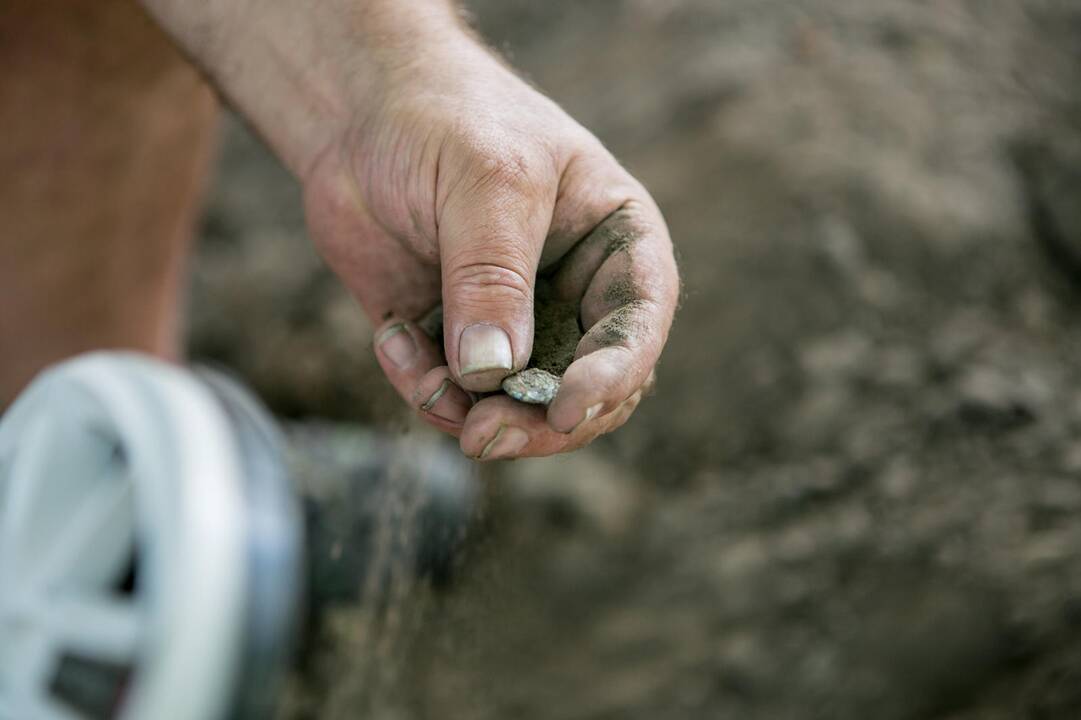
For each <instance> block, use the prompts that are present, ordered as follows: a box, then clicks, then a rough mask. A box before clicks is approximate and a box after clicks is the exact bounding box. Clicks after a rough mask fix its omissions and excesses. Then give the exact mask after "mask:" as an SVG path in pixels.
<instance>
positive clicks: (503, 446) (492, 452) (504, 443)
mask: <svg viewBox="0 0 1081 720" xmlns="http://www.w3.org/2000/svg"><path fill="white" fill-rule="evenodd" d="M528 444H529V435H527V434H526V432H525V431H524V430H521V429H519V428H516V427H507V426H506V425H501V426H500V427H499V432H497V433H496V434H495V437H494V438H492V439H491V440H490V441H489V442H488V444H487V445H485V446H484V450H483V451H481V454H480V459H481V460H499V459H501V458H507V457H510V456H512V455H515V454H516V453H518V451H519V450H521V449H522V448H524V447H525V446H526V445H528Z"/></svg>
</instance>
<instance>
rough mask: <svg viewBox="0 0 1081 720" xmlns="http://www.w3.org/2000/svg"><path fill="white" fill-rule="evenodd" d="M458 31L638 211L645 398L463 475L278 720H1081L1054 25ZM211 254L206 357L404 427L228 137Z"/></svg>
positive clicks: (698, 17) (928, 22)
mask: <svg viewBox="0 0 1081 720" xmlns="http://www.w3.org/2000/svg"><path fill="white" fill-rule="evenodd" d="M470 4H471V6H472V8H473V10H474V12H475V16H476V21H477V24H478V26H479V27H480V29H481V31H482V32H483V33H484V34H485V35H486V37H488V38H489V39H490V41H491V42H492V43H493V44H494V45H495V46H496V47H498V48H500V49H502V50H503V51H504V52H505V53H506V54H508V55H509V56H510V57H511V59H512V61H513V62H514V63H515V64H516V65H517V66H519V67H520V68H522V70H523V71H524V72H525V73H526V74H528V76H529V77H530V78H531V79H532V80H533V81H534V82H535V83H536V84H537V85H538V86H539V87H541V88H543V89H544V90H545V91H546V92H548V93H549V94H551V95H552V96H554V97H555V99H556V100H558V101H559V102H560V103H562V104H563V105H564V107H566V108H567V109H568V111H570V112H571V114H573V115H574V116H575V117H577V118H579V119H580V120H581V121H582V122H583V123H584V124H585V125H586V126H587V127H589V128H590V129H592V130H593V131H594V132H596V133H597V134H598V135H599V136H600V137H601V138H602V139H603V140H604V141H605V142H606V144H608V146H609V147H610V148H611V149H612V150H613V152H615V154H616V155H617V156H618V157H620V158H621V159H622V160H623V161H624V162H625V164H626V165H627V166H628V167H629V168H630V169H631V170H632V171H633V172H634V173H635V174H636V175H638V176H639V177H640V178H641V179H642V180H643V182H644V183H645V184H646V185H647V187H649V188H650V189H651V191H652V192H653V193H654V195H655V197H656V198H657V200H658V202H659V203H660V205H661V207H662V209H663V210H664V211H665V213H666V216H667V218H668V220H669V223H670V225H671V229H672V234H673V237H674V238H675V239H676V242H677V245H678V249H679V253H680V256H681V264H682V268H683V273H684V279H685V285H686V291H685V297H684V301H683V306H682V309H681V311H680V313H679V316H678V318H677V324H676V327H675V330H674V332H673V335H672V339H671V342H670V345H669V347H668V349H667V351H666V354H665V356H664V359H663V362H662V365H661V367H660V373H659V383H658V392H657V397H655V398H653V399H652V400H650V401H647V402H645V403H643V405H642V407H641V409H640V410H639V411H638V413H637V415H636V417H635V418H634V419H632V421H631V422H630V423H629V424H628V426H627V427H625V428H624V429H623V430H621V431H620V432H618V433H616V434H615V435H613V436H612V437H610V438H605V439H603V440H602V441H599V442H597V443H595V444H594V445H593V446H592V447H591V448H589V449H588V450H586V451H583V452H581V453H578V454H575V455H572V456H568V457H563V458H557V459H553V460H546V461H529V462H519V463H512V464H507V465H503V466H500V467H497V468H495V469H494V470H492V471H491V472H490V473H488V474H487V475H486V477H485V482H486V484H487V486H488V487H489V489H490V493H489V499H488V501H487V504H486V512H485V517H484V525H483V529H482V531H478V533H477V539H476V541H475V543H474V545H473V546H472V547H471V548H470V549H469V551H468V552H467V553H466V555H465V557H464V558H463V561H462V563H461V570H460V574H459V578H458V581H457V582H456V583H454V584H452V585H451V586H450V587H449V588H446V589H444V590H440V591H436V590H433V589H431V588H428V587H426V586H423V585H418V586H415V587H413V588H412V589H411V592H410V593H409V595H408V597H406V596H404V595H403V596H402V597H399V598H398V601H397V602H396V604H395V605H394V606H393V608H391V611H387V610H386V609H385V608H384V609H383V610H381V611H380V612H379V613H378V617H377V618H375V620H372V618H373V617H374V616H372V615H371V612H370V611H367V610H364V609H361V610H356V609H354V610H346V611H342V612H339V613H336V614H334V617H332V618H331V619H330V620H329V622H328V623H327V626H326V627H325V628H324V634H323V637H321V641H322V642H323V643H324V645H325V647H324V649H323V650H322V651H321V653H322V654H321V655H320V657H319V659H317V660H312V661H311V663H312V668H313V669H310V670H309V673H308V676H307V677H306V678H305V679H304V680H303V681H302V682H301V683H300V687H301V689H300V690H299V691H297V693H296V698H297V699H296V700H295V702H294V703H293V706H292V712H293V714H294V715H295V716H297V717H338V716H341V717H355V716H356V715H357V713H359V712H361V711H367V712H369V713H370V716H371V717H378V718H395V719H397V718H409V719H414V718H415V719H418V720H419V719H422V718H455V719H457V718H465V719H472V718H476V719H478V720H481V719H484V720H487V719H489V718H491V719H493V720H494V719H497V718H500V719H501V718H508V717H514V718H519V719H524V720H528V719H530V718H538V719H540V718H546V719H547V718H566V719H582V720H585V719H587V718H588V719H602V718H613V719H614V718H643V719H644V718H650V719H654V718H841V719H844V718H865V717H876V718H887V719H892V718H896V719H898V720H900V719H905V718H941V719H943V720H945V719H950V720H962V719H963V720H975V719H977V718H980V719H984V718H986V719H988V720H991V719H998V718H1017V717H1030V718H1073V717H1081V366H1079V363H1078V361H1077V358H1078V350H1079V349H1081V292H1079V291H1078V287H1079V285H1081V283H1079V281H1078V278H1079V277H1081V274H1079V272H1078V268H1081V261H1079V259H1081V219H1079V217H1078V210H1077V208H1078V206H1079V204H1081V181H1079V178H1078V175H1079V172H1081V163H1078V162H1077V159H1078V158H1079V157H1081V155H1079V154H1078V145H1079V142H1081V5H1078V4H1077V3H1076V2H1072V1H1071V0H1057V1H1056V0H1023V1H1022V0H979V1H976V0H926V1H923V2H912V1H911V0H882V1H881V2H874V3H871V2H865V1H864V0H828V1H823V2H817V3H799V2H791V1H785V0H723V1H721V0H655V1H654V0H595V1H593V2H589V3H537V2H530V1H529V0H475V1H474V2H472V3H470ZM204 230H205V231H204V241H203V244H202V247H201V251H200V256H199V259H198V262H197V263H196V266H195V272H194V277H195V281H194V289H193V293H192V297H193V302H192V312H191V318H192V342H193V347H194V349H195V351H196V354H197V355H198V356H199V357H204V358H210V359H214V360H217V361H220V362H224V363H226V364H228V365H231V366H233V367H235V368H237V369H238V370H239V371H240V372H241V373H242V374H244V375H245V376H246V377H247V378H248V379H249V380H250V381H251V382H252V383H253V384H254V385H255V386H256V387H257V389H259V391H260V392H261V393H262V395H263V396H264V397H265V398H266V399H267V400H268V401H269V402H270V403H271V404H272V405H273V406H274V407H275V409H276V410H277V411H278V412H279V413H281V414H283V415H285V416H288V417H292V418H295V419H301V420H302V421H303V419H305V418H314V417H320V418H330V419H333V420H337V421H341V422H357V423H367V424H369V425H373V424H374V425H375V426H377V427H380V428H382V429H384V430H387V431H389V432H392V433H397V432H400V431H408V432H410V433H419V432H421V431H420V430H419V429H417V427H416V426H415V424H413V423H410V422H409V421H408V420H407V419H406V418H405V415H404V413H403V412H402V411H401V409H400V407H399V405H398V401H397V400H396V399H395V398H394V397H393V396H392V393H391V390H390V388H389V386H388V385H387V384H386V383H385V381H383V380H382V378H381V376H380V375H379V371H378V368H377V366H376V365H375V362H374V360H373V359H372V357H371V340H370V332H369V328H368V326H367V324H366V322H365V321H364V320H363V318H362V317H361V316H360V314H359V311H358V310H357V308H356V306H355V305H354V304H353V303H352V301H350V300H349V299H348V298H347V297H346V295H345V294H344V292H343V291H342V290H341V289H340V288H339V287H338V285H337V284H336V282H335V281H334V279H333V278H332V276H331V275H330V274H329V273H328V271H327V270H326V269H325V268H324V267H323V266H322V264H321V263H320V262H319V261H318V259H317V258H316V257H315V255H314V254H313V253H312V251H311V250H310V248H308V246H307V245H306V243H305V241H304V238H303V222H302V216H301V213H300V210H299V205H298V202H297V198H296V188H295V187H294V186H293V184H292V182H291V181H290V180H289V179H288V177H287V176H286V175H285V174H284V172H283V171H282V170H281V169H280V168H278V167H277V166H276V165H275V164H274V163H273V161H272V160H270V159H269V158H268V157H267V155H266V154H265V151H264V150H262V148H261V147H260V146H259V145H258V143H257V142H255V141H254V140H252V139H251V138H250V137H248V136H247V135H246V134H245V133H244V132H243V130H242V129H240V128H239V127H237V126H236V125H235V124H233V125H230V127H229V130H228V133H227V140H226V143H225V147H224V153H223V163H222V173H221V175H220V177H219V180H218V183H217V186H216V189H215V191H214V193H213V195H212V197H211V200H210V209H209V213H208V216H207V222H206V225H205V229H204ZM346 427H347V426H346ZM327 708H331V709H329V710H328V709H327Z"/></svg>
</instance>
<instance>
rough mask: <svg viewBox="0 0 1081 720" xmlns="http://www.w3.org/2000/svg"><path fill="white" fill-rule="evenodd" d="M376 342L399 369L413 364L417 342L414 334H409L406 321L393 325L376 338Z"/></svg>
mask: <svg viewBox="0 0 1081 720" xmlns="http://www.w3.org/2000/svg"><path fill="white" fill-rule="evenodd" d="M375 344H376V345H377V346H378V347H379V349H380V350H382V351H383V354H384V355H386V356H387V359H388V360H390V361H391V362H392V363H394V366H395V367H397V368H399V369H405V368H407V367H409V366H410V365H412V364H413V362H414V361H415V360H416V357H417V344H416V342H414V341H413V336H412V335H410V334H409V330H408V329H407V328H406V326H405V323H398V324H397V325H391V326H390V327H388V328H387V329H386V330H384V331H383V332H382V333H380V334H379V337H378V338H376V341H375Z"/></svg>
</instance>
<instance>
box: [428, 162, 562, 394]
mask: <svg viewBox="0 0 1081 720" xmlns="http://www.w3.org/2000/svg"><path fill="white" fill-rule="evenodd" d="M510 157H511V158H512V161H508V160H503V159H501V160H499V161H493V162H490V163H488V164H487V165H486V166H478V167H474V168H473V169H471V170H470V171H469V172H467V173H466V177H467V178H469V180H468V181H466V182H463V183H460V185H459V187H458V190H456V191H455V193H454V194H452V195H451V196H450V197H448V199H447V202H446V203H445V205H444V208H443V212H442V213H441V214H440V224H439V247H440V256H441V260H442V275H443V313H444V344H445V346H446V350H447V361H448V365H449V367H450V369H451V373H452V375H453V377H454V378H455V380H456V381H457V382H458V383H459V384H460V385H461V387H463V388H465V389H467V390H473V391H491V390H496V389H497V388H498V387H499V384H500V382H501V381H502V380H503V378H505V377H506V376H507V375H510V374H511V373H512V372H515V371H516V370H519V369H521V368H522V367H524V366H525V363H526V361H527V360H528V359H529V355H530V352H531V351H532V347H533V286H534V279H535V276H536V272H537V264H538V262H539V259H540V254H541V251H542V249H543V247H544V239H545V235H546V234H547V231H548V226H549V224H550V222H551V209H552V206H553V204H554V201H555V200H554V188H555V186H556V182H554V181H553V180H552V178H551V177H550V176H552V175H553V174H554V172H553V171H552V170H551V169H550V168H549V169H547V170H537V169H531V168H530V166H529V163H528V161H527V160H524V159H521V158H520V157H519V158H518V159H514V156H513V154H511V155H510ZM474 164H476V163H474Z"/></svg>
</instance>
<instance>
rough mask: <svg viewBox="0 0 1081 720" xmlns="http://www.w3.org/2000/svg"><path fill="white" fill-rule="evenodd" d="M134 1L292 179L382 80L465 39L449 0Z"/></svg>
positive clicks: (350, 123)
mask: <svg viewBox="0 0 1081 720" xmlns="http://www.w3.org/2000/svg"><path fill="white" fill-rule="evenodd" d="M142 2H143V4H144V5H145V6H146V8H147V9H148V10H149V12H150V13H151V15H153V16H154V17H155V18H156V19H157V20H158V22H159V23H160V24H161V25H162V26H163V27H164V28H165V29H166V31H168V32H169V33H170V34H171V35H172V36H173V38H174V39H175V40H176V41H177V42H178V43H179V44H180V46H181V47H182V48H183V49H184V50H185V51H186V52H187V53H188V54H189V56H190V57H191V58H192V60H193V61H194V62H195V63H197V64H198V65H199V66H200V67H201V68H202V69H203V70H204V72H205V73H206V74H207V76H208V77H209V78H210V79H211V81H212V82H213V83H214V84H215V85H216V86H217V87H218V89H219V90H220V91H221V92H222V94H223V95H224V96H225V98H226V99H227V100H228V101H229V102H230V103H231V104H232V105H233V106H234V107H235V108H237V109H238V110H239V111H240V112H241V113H242V114H243V115H244V116H245V117H246V118H247V119H248V120H249V121H250V122H251V123H252V124H253V125H254V126H255V127H256V129H257V130H258V131H259V132H260V133H261V134H262V135H263V136H264V138H266V140H267V142H268V143H269V144H270V145H271V147H272V148H273V149H274V150H275V152H276V153H277V154H278V155H279V157H281V159H282V160H283V162H285V164H286V165H287V166H288V167H289V168H290V169H291V170H292V171H293V172H294V173H295V174H296V175H297V176H298V177H301V178H303V177H304V176H305V175H306V174H307V171H308V169H309V168H310V167H311V164H312V162H313V161H314V160H315V158H316V157H318V155H319V154H320V152H321V151H322V150H323V149H324V148H325V147H327V146H329V145H331V144H333V143H334V142H336V140H337V139H339V138H340V136H341V134H342V133H344V132H347V131H348V129H349V128H350V127H354V126H357V125H358V124H359V123H360V122H361V119H360V118H358V117H357V115H358V113H363V111H364V109H365V108H366V107H368V106H369V105H371V103H375V102H379V98H380V95H381V93H382V92H383V88H384V86H385V85H386V83H387V82H388V78H389V76H391V75H392V74H395V73H400V72H402V71H403V70H407V69H408V66H409V65H410V64H412V63H417V62H424V59H425V55H426V54H428V53H434V52H435V51H436V49H437V48H439V47H441V46H444V45H447V44H459V43H470V41H469V39H468V36H467V34H466V33H465V32H464V30H463V28H462V25H461V23H460V20H459V18H458V16H457V13H456V10H455V8H454V6H453V3H452V2H451V0H325V1H323V2H318V3H309V2H303V1H302V0H202V1H196V0H142Z"/></svg>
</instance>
